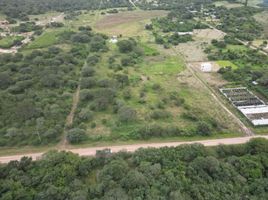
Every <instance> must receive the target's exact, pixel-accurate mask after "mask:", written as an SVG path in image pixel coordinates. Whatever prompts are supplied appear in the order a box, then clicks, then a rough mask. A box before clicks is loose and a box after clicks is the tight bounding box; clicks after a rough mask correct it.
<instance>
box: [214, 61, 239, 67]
mask: <svg viewBox="0 0 268 200" xmlns="http://www.w3.org/2000/svg"><path fill="white" fill-rule="evenodd" d="M217 63H218V65H220V67H232V69H238V66H237V65H235V64H234V63H232V62H231V61H229V60H219V61H217Z"/></svg>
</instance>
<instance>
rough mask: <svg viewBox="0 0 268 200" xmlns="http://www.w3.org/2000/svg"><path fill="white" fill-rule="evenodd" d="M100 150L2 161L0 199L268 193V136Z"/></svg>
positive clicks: (192, 198)
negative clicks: (207, 144) (93, 154)
mask: <svg viewBox="0 0 268 200" xmlns="http://www.w3.org/2000/svg"><path fill="white" fill-rule="evenodd" d="M107 152H108V151H103V152H98V154H97V157H96V158H90V157H79V156H78V155H75V154H72V153H67V152H60V153H59V152H49V153H47V154H46V155H44V156H43V158H42V159H41V160H38V161H32V160H31V159H30V158H22V159H21V161H13V162H10V163H9V164H7V165H0V199H27V200H28V199H42V200H51V199H53V200H63V199H72V200H75V199H76V200H78V199H79V200H84V199H101V200H108V199H109V200H115V199H117V200H127V199H143V200H147V199H163V200H165V199H168V200H175V199H176V200H177V199H181V200H204V199H217V200H229V199H232V200H241V199H245V200H246V199H247V200H257V199H267V198H268V141H267V140H264V139H254V140H251V141H250V142H249V143H247V144H243V145H234V146H223V145H220V146H217V147H213V148H211V147H210V148H207V147H204V146H202V145H200V144H194V145H184V146H178V147H172V148H167V147H164V148H160V149H154V148H150V149H140V150H138V151H136V152H135V153H127V152H120V153H117V154H112V155H111V154H110V153H108V154H107Z"/></svg>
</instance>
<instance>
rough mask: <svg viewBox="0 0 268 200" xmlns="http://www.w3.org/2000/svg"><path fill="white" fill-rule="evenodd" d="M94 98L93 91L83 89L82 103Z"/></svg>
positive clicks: (81, 93) (81, 92)
mask: <svg viewBox="0 0 268 200" xmlns="http://www.w3.org/2000/svg"><path fill="white" fill-rule="evenodd" d="M93 98H94V94H93V92H92V91H91V90H88V89H83V90H81V91H80V99H81V101H89V100H92V99H93Z"/></svg>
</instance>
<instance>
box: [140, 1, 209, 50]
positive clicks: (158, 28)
mask: <svg viewBox="0 0 268 200" xmlns="http://www.w3.org/2000/svg"><path fill="white" fill-rule="evenodd" d="M195 15H196V14H193V13H191V12H190V10H188V9H185V6H181V7H179V8H177V9H176V10H172V11H171V12H170V13H169V14H168V16H167V17H162V18H157V19H153V20H152V24H148V25H147V26H146V27H145V28H146V29H148V30H151V31H153V34H154V36H155V41H156V43H158V44H163V45H164V46H166V47H167V46H168V45H169V44H172V45H178V44H179V43H185V42H188V41H192V40H193V39H192V35H191V32H193V30H194V29H204V28H207V27H208V26H207V25H205V24H203V23H201V22H197V21H196V20H194V16H195ZM183 33H185V34H183ZM187 33H188V34H187Z"/></svg>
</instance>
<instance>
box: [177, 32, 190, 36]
mask: <svg viewBox="0 0 268 200" xmlns="http://www.w3.org/2000/svg"><path fill="white" fill-rule="evenodd" d="M193 34H194V33H193V32H178V35H180V36H182V35H193Z"/></svg>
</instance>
